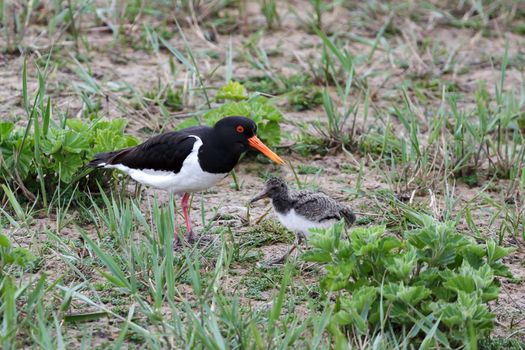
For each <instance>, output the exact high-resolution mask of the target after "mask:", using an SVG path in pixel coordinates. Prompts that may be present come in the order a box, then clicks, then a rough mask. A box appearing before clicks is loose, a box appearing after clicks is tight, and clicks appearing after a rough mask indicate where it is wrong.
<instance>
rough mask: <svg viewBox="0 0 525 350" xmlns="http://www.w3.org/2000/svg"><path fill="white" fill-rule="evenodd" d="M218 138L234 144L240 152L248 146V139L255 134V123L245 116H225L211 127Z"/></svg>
mask: <svg viewBox="0 0 525 350" xmlns="http://www.w3.org/2000/svg"><path fill="white" fill-rule="evenodd" d="M213 129H214V130H215V133H216V135H217V136H218V137H219V139H220V140H222V141H223V142H226V143H234V144H236V148H237V147H238V148H239V149H242V152H245V151H247V150H248V147H249V146H250V145H249V143H248V139H249V138H251V137H253V136H255V135H256V134H257V124H255V122H254V121H253V120H251V119H249V118H246V117H225V118H222V119H221V120H219V121H218V122H217V123H215V126H214V127H213Z"/></svg>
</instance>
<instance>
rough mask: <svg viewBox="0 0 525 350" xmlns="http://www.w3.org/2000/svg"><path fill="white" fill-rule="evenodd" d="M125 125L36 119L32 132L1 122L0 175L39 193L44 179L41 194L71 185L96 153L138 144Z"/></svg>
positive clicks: (99, 121) (122, 121) (8, 180)
mask: <svg viewBox="0 0 525 350" xmlns="http://www.w3.org/2000/svg"><path fill="white" fill-rule="evenodd" d="M126 123H127V122H126V121H125V120H123V119H115V120H111V121H106V120H94V121H88V122H84V121H82V120H80V119H68V120H65V121H63V122H62V123H60V124H58V123H54V122H53V121H51V120H50V118H45V119H44V121H43V123H42V124H40V123H39V121H38V120H35V121H34V122H33V126H34V128H33V132H31V131H30V130H29V128H20V127H16V126H15V125H14V123H12V122H2V123H0V155H1V159H2V162H1V163H0V176H1V177H2V178H4V179H5V180H6V181H7V182H8V183H12V184H14V185H15V186H14V187H21V186H23V187H24V188H25V189H27V190H28V191H38V190H39V184H40V183H41V181H40V180H43V179H45V185H44V188H45V191H44V192H47V191H53V190H54V188H56V186H58V185H59V183H63V184H66V185H67V184H71V183H72V182H74V181H75V180H77V179H78V178H77V175H78V174H79V171H80V170H81V169H82V168H83V167H84V165H85V164H86V163H87V162H88V161H89V160H90V159H91V157H92V156H93V155H94V154H95V153H98V152H105V151H111V150H114V149H118V148H125V147H129V146H133V145H136V144H137V143H138V140H137V139H136V138H135V137H133V136H126V135H124V128H125V126H126ZM40 190H41V191H42V188H40Z"/></svg>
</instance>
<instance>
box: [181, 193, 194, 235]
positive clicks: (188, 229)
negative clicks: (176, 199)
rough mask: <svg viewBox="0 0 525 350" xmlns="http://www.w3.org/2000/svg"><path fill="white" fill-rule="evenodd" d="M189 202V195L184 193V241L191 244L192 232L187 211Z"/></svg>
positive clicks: (182, 203)
mask: <svg viewBox="0 0 525 350" xmlns="http://www.w3.org/2000/svg"><path fill="white" fill-rule="evenodd" d="M189 200H190V194H189V193H187V192H186V193H184V196H182V202H181V206H182V213H183V214H184V222H185V223H186V239H187V240H188V241H189V243H191V241H193V231H192V230H191V223H190V215H189V213H188V209H189V203H188V202H189Z"/></svg>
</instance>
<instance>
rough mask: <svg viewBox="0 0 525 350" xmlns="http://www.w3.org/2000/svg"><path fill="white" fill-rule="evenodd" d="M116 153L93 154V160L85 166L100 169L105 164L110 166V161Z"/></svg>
mask: <svg viewBox="0 0 525 350" xmlns="http://www.w3.org/2000/svg"><path fill="white" fill-rule="evenodd" d="M117 153H118V152H105V153H97V154H95V157H94V159H93V160H92V161H91V162H89V163H88V164H86V166H87V167H90V168H102V167H103V166H105V165H107V164H111V161H112V159H113V158H114V157H115V155H116V154H117Z"/></svg>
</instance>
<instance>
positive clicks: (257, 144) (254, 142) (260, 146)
mask: <svg viewBox="0 0 525 350" xmlns="http://www.w3.org/2000/svg"><path fill="white" fill-rule="evenodd" d="M248 144H249V145H250V146H251V147H253V148H255V149H256V150H258V151H260V152H261V153H262V154H264V155H265V156H266V157H268V158H270V159H271V160H273V161H274V162H275V163H277V164H284V160H282V159H281V157H279V156H278V155H277V154H275V153H273V151H272V150H271V149H269V148H268V147H266V145H265V144H264V143H262V141H261V140H259V138H258V137H257V136H256V135H253V136H252V137H250V138H249V139H248Z"/></svg>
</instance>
